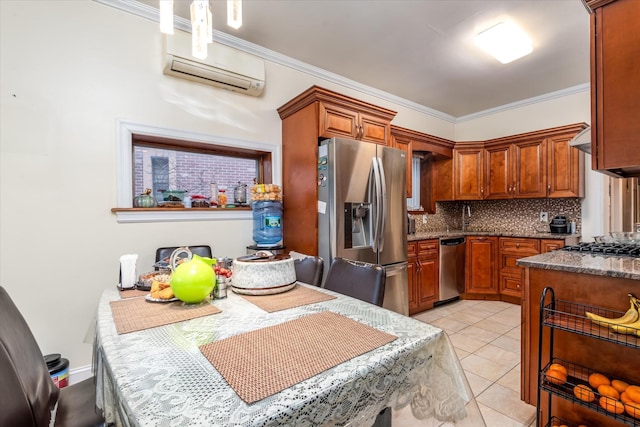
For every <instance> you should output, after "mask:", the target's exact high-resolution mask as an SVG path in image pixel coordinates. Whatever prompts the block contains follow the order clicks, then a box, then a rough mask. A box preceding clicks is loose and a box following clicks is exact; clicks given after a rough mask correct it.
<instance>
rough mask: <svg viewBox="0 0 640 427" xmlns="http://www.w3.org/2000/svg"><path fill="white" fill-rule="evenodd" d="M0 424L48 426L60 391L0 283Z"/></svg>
mask: <svg viewBox="0 0 640 427" xmlns="http://www.w3.org/2000/svg"><path fill="white" fill-rule="evenodd" d="M0 372H1V374H0V376H1V378H2V387H0V402H2V405H1V406H2V409H1V410H0V426H48V425H49V419H50V417H51V410H52V409H53V407H54V406H55V404H56V402H57V401H58V395H59V393H60V390H59V389H58V388H57V387H56V386H55V384H54V383H53V381H52V380H51V376H50V375H49V370H48V369H47V364H46V363H45V361H44V357H43V356H42V353H41V352H40V347H39V346H38V343H37V342H36V340H35V338H34V337H33V334H32V333H31V329H29V326H28V325H27V322H26V321H25V320H24V317H22V314H21V313H20V311H19V310H18V308H17V307H16V305H15V304H14V303H13V301H12V300H11V297H9V294H8V293H7V291H6V290H5V289H4V288H3V287H1V286H0Z"/></svg>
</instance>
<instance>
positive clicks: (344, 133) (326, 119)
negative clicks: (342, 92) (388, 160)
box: [318, 101, 391, 145]
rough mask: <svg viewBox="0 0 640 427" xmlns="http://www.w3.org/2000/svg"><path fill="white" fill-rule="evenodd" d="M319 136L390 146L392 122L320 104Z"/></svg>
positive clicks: (325, 102)
mask: <svg viewBox="0 0 640 427" xmlns="http://www.w3.org/2000/svg"><path fill="white" fill-rule="evenodd" d="M318 108H319V112H320V122H319V126H320V128H319V134H320V136H321V137H324V138H332V137H342V138H348V139H357V140H361V141H367V142H373V143H375V144H382V145H390V144H389V142H390V141H389V139H390V135H391V133H390V129H389V126H390V124H389V122H390V120H388V119H386V118H381V117H377V116H375V115H373V114H367V113H366V112H361V111H358V110H356V109H355V108H354V107H351V108H345V107H344V106H342V105H339V104H333V103H330V102H327V101H320V102H318Z"/></svg>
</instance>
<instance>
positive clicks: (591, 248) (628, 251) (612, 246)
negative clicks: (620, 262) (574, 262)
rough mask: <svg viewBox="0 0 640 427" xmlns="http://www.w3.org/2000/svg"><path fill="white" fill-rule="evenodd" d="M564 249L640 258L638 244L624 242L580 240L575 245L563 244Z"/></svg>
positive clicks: (639, 246)
mask: <svg viewBox="0 0 640 427" xmlns="http://www.w3.org/2000/svg"><path fill="white" fill-rule="evenodd" d="M562 249H563V250H565V251H573V252H583V253H592V254H594V255H616V256H628V257H634V258H640V245H630V244H624V243H590V242H581V243H578V244H577V245H570V246H565V247H564V248H562Z"/></svg>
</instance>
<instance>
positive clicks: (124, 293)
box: [118, 289, 149, 299]
mask: <svg viewBox="0 0 640 427" xmlns="http://www.w3.org/2000/svg"><path fill="white" fill-rule="evenodd" d="M118 291H120V298H122V299H126V298H135V297H144V296H146V295H147V294H148V293H149V291H141V290H140V289H118Z"/></svg>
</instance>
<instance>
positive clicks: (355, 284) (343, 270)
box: [324, 257, 387, 307]
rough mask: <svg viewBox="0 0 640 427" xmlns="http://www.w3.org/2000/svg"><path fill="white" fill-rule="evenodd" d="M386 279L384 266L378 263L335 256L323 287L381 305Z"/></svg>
mask: <svg viewBox="0 0 640 427" xmlns="http://www.w3.org/2000/svg"><path fill="white" fill-rule="evenodd" d="M386 279H387V276H386V273H385V270H384V267H382V266H381V265H379V264H369V263H366V262H360V261H352V260H348V259H345V258H340V257H336V258H334V259H333V261H332V262H331V266H330V267H329V272H328V273H327V280H326V281H325V284H324V287H325V289H329V290H332V291H335V292H339V293H341V294H344V295H348V296H351V297H354V298H358V299H360V300H362V301H366V302H369V303H371V304H375V305H377V306H379V307H382V303H383V301H384V285H385V282H386Z"/></svg>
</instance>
